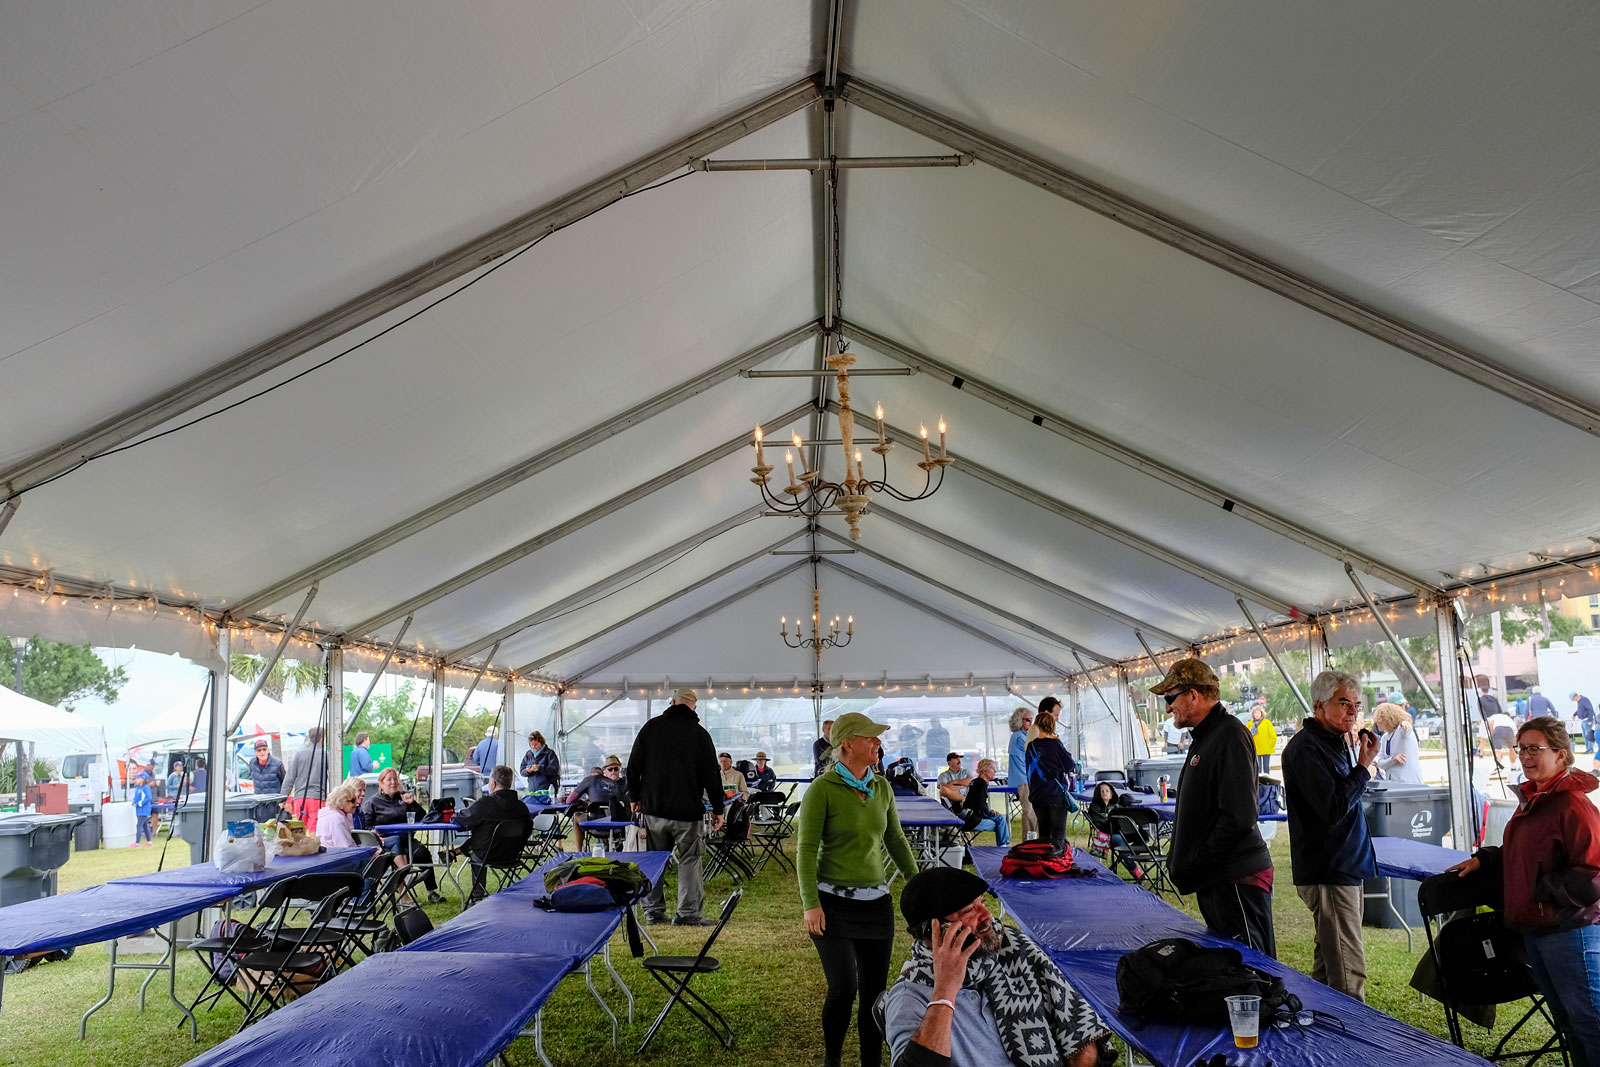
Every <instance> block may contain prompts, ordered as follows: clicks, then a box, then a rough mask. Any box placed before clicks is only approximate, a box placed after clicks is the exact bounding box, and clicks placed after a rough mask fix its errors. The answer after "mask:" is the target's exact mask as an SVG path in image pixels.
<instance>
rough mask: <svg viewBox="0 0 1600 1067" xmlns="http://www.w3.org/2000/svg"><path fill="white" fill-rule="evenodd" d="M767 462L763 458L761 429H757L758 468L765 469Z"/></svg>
mask: <svg viewBox="0 0 1600 1067" xmlns="http://www.w3.org/2000/svg"><path fill="white" fill-rule="evenodd" d="M766 463H767V461H766V460H765V459H763V458H762V457H761V427H759V426H757V427H756V466H758V467H764V466H766Z"/></svg>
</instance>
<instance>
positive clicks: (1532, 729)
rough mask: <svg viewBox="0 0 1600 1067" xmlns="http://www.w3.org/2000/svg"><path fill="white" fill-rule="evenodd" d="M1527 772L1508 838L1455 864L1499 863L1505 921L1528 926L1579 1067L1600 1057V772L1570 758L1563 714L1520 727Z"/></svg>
mask: <svg viewBox="0 0 1600 1067" xmlns="http://www.w3.org/2000/svg"><path fill="white" fill-rule="evenodd" d="M1517 756H1518V758H1519V759H1520V760H1521V761H1522V770H1523V773H1524V774H1526V775H1527V777H1528V780H1527V781H1526V782H1524V783H1523V784H1522V786H1521V787H1520V789H1521V792H1522V801H1521V803H1520V804H1519V805H1518V807H1517V813H1516V814H1515V815H1513V816H1512V817H1511V821H1510V822H1509V823H1507V824H1506V831H1505V843H1504V844H1502V845H1501V846H1500V847H1499V848H1484V849H1479V850H1478V853H1477V855H1475V856H1473V857H1472V858H1471V859H1469V860H1466V861H1465V862H1463V863H1459V864H1457V865H1456V866H1454V867H1452V868H1451V870H1453V871H1457V872H1458V873H1460V874H1462V875H1465V874H1468V873H1470V872H1471V871H1475V870H1477V869H1478V868H1479V867H1480V866H1481V867H1483V868H1484V870H1485V872H1486V873H1491V874H1492V873H1494V872H1495V870H1496V868H1498V871H1499V874H1500V879H1501V883H1502V885H1504V887H1505V911H1504V914H1505V920H1506V925H1507V926H1510V927H1511V928H1512V929H1514V930H1518V931H1520V932H1521V933H1522V939H1523V942H1524V944H1526V945H1527V950H1528V963H1529V965H1530V966H1531V967H1532V968H1533V977H1534V980H1535V981H1536V982H1538V983H1539V988H1540V989H1541V990H1543V991H1544V995H1545V997H1546V999H1547V1000H1548V1002H1549V1004H1550V1008H1551V1011H1552V1013H1553V1014H1554V1016H1555V1021H1556V1026H1557V1027H1558V1028H1559V1029H1560V1030H1561V1033H1562V1036H1563V1037H1564V1038H1565V1039H1566V1043H1567V1053H1568V1055H1570V1056H1571V1057H1572V1062H1573V1063H1574V1064H1576V1065H1577V1067H1593V1065H1595V1064H1597V1063H1600V1059H1597V1057H1600V926H1597V925H1596V924H1597V923H1600V809H1597V808H1596V807H1595V805H1594V802H1593V801H1591V800H1590V799H1589V794H1590V793H1591V792H1593V791H1594V790H1595V789H1596V788H1600V780H1597V779H1596V778H1595V776H1594V775H1592V774H1589V773H1588V772H1586V771H1579V770H1574V769H1573V766H1572V742H1571V740H1570V739H1569V738H1568V737H1567V728H1566V727H1565V726H1563V725H1562V724H1561V722H1560V721H1559V720H1557V719H1553V718H1551V717H1549V716H1547V715H1546V716H1540V717H1539V718H1537V719H1532V720H1530V721H1529V722H1527V723H1525V724H1524V725H1523V727H1522V728H1521V729H1520V730H1518V731H1517Z"/></svg>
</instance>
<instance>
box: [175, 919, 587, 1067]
mask: <svg viewBox="0 0 1600 1067" xmlns="http://www.w3.org/2000/svg"><path fill="white" fill-rule="evenodd" d="M413 947H415V946H413ZM574 964H575V961H574V960H573V959H572V957H570V956H551V955H549V954H543V955H536V954H505V953H502V954H498V955H476V954H460V953H430V952H405V953H400V952H387V953H380V954H379V955H376V956H370V957H368V958H367V959H364V960H362V961H361V962H360V963H359V964H357V965H356V966H355V967H352V968H351V969H350V970H348V971H345V972H344V973H343V974H341V975H339V976H338V977H337V978H335V979H333V981H331V982H329V983H328V984H327V985H324V986H321V987H319V988H317V989H315V990H313V991H312V992H311V993H309V994H307V995H306V996H303V997H301V998H300V999H299V1000H296V1001H295V1002H294V1003H292V1004H290V1005H288V1006H287V1007H284V1008H280V1009H279V1010H278V1011H275V1012H273V1013H272V1014H271V1015H269V1016H267V1017H266V1018H265V1019H263V1020H261V1021H260V1022H258V1023H256V1024H254V1025H253V1026H251V1027H250V1028H249V1029H247V1030H245V1031H244V1032H243V1033H240V1034H236V1035H234V1036H233V1037H231V1038H229V1039H228V1040H226V1041H224V1042H223V1043H222V1044H220V1045H218V1046H216V1047H215V1048H213V1049H211V1050H210V1051H209V1052H204V1053H202V1054H200V1055H199V1056H197V1057H195V1058H194V1059H192V1060H190V1061H189V1064H190V1067H246V1065H249V1067H282V1065H284V1064H293V1065H294V1067H353V1065H358V1064H382V1065H396V1064H422V1063H426V1064H433V1065H436V1067H478V1065H479V1064H482V1063H487V1062H488V1061H489V1060H490V1059H492V1058H493V1057H494V1056H495V1055H496V1054H497V1053H499V1052H500V1051H501V1050H502V1049H504V1048H505V1047H506V1046H507V1045H509V1044H510V1043H511V1041H512V1040H513V1039H514V1038H515V1037H516V1036H517V1035H518V1034H519V1033H521V1032H522V1030H523V1028H524V1027H526V1026H527V1025H528V1022H529V1020H531V1019H532V1018H533V1016H534V1013H535V1012H537V1011H538V1010H539V1008H540V1007H541V1006H543V1004H544V1002H545V1001H546V1000H547V999H549V996H550V993H551V991H552V990H554V989H555V987H556V985H557V984H558V983H559V982H560V981H561V979H562V977H563V976H565V975H566V974H568V973H569V972H570V971H571V970H572V968H573V966H574Z"/></svg>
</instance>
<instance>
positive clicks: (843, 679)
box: [567, 671, 1063, 700]
mask: <svg viewBox="0 0 1600 1067" xmlns="http://www.w3.org/2000/svg"><path fill="white" fill-rule="evenodd" d="M853 677H855V678H858V679H860V680H858V681H852V680H851V677H847V676H845V675H839V674H835V675H832V676H830V677H827V678H823V679H821V680H820V681H821V684H822V686H823V688H824V690H825V691H828V692H830V693H831V694H833V695H837V696H843V695H846V694H848V693H849V692H851V691H852V690H856V689H860V690H868V689H871V690H874V691H881V692H887V691H889V688H893V687H904V688H907V689H922V690H926V691H927V692H930V693H931V692H933V690H935V689H978V688H980V687H983V686H995V687H996V688H999V689H1001V690H1004V689H1005V687H1006V686H1007V685H1015V686H1017V687H1019V688H1020V687H1021V686H1024V685H1032V686H1033V688H1034V689H1035V690H1037V689H1038V687H1039V686H1040V685H1041V684H1042V685H1044V686H1046V687H1049V686H1055V685H1060V684H1061V682H1062V680H1063V679H1062V676H1061V675H1059V674H1057V673H1055V672H1054V671H1052V672H1051V673H1049V674H1045V675H1039V674H962V675H942V674H922V675H905V674H902V675H897V676H885V675H881V674H879V675H874V676H873V677H870V678H869V677H866V676H863V675H855V676H853ZM680 680H681V681H682V682H683V683H684V684H687V685H691V686H694V687H696V688H700V687H702V686H706V685H707V683H708V682H709V688H708V689H707V692H710V693H714V692H715V690H718V689H728V690H754V689H756V688H757V687H759V686H765V687H766V688H768V689H772V690H775V691H779V692H788V691H789V690H790V689H792V688H794V686H795V685H796V683H797V681H798V682H799V684H800V687H801V689H800V691H802V692H804V691H805V688H806V686H808V685H809V684H810V683H809V682H806V681H805V680H804V679H799V678H798V676H794V675H791V676H790V677H788V678H781V679H780V678H763V677H760V676H759V675H758V676H756V677H753V678H752V677H744V678H738V679H730V678H681V679H680ZM622 682H623V680H622V679H618V680H616V681H609V682H607V681H601V682H586V683H585V684H584V685H583V686H581V687H580V686H578V685H576V684H574V685H573V687H572V689H571V690H569V691H568V694H567V695H568V698H569V699H573V700H585V699H588V695H587V693H579V692H578V690H579V689H580V688H582V689H584V690H589V691H593V692H594V694H595V696H596V697H598V696H599V695H600V694H602V693H604V694H606V695H610V694H611V693H615V692H617V691H619V690H621V689H622V688H623V686H622ZM673 684H674V686H676V685H677V684H678V683H677V682H674V683H673ZM841 684H842V685H843V688H840V686H841ZM665 685H666V683H665V681H664V680H662V679H652V680H651V681H649V682H646V683H645V684H644V685H640V684H639V683H638V682H636V681H631V680H630V681H628V686H627V688H628V689H631V690H634V691H638V690H641V689H643V690H649V689H656V690H660V689H663V688H665ZM624 695H626V694H624ZM740 695H741V696H742V695H743V694H742V693H741V694H740ZM1018 697H1019V699H1022V700H1026V699H1028V698H1027V697H1022V696H1021V695H1020V694H1018Z"/></svg>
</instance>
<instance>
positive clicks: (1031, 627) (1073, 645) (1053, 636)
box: [817, 529, 1117, 666]
mask: <svg viewBox="0 0 1600 1067" xmlns="http://www.w3.org/2000/svg"><path fill="white" fill-rule="evenodd" d="M817 532H818V533H820V534H822V535H823V536H824V537H828V538H831V539H833V540H835V541H838V542H840V543H841V544H845V545H849V546H850V547H851V548H853V549H855V550H856V551H857V552H859V553H860V554H861V555H863V556H866V557H867V558H868V559H875V560H877V561H878V562H879V563H882V564H883V565H884V566H886V567H893V568H894V569H895V570H897V571H899V572H900V573H902V574H906V575H909V576H911V577H912V578H915V579H916V580H917V581H919V582H922V583H923V584H924V585H928V586H931V587H933V588H934V589H937V590H939V591H940V592H941V593H945V594H947V595H949V596H953V597H955V598H956V599H958V600H965V601H966V602H967V603H969V604H971V605H972V606H973V607H976V608H979V609H981V610H983V611H987V612H989V613H990V614H991V615H996V616H998V617H1000V618H1002V619H1004V620H1006V621H1007V622H1009V623H1011V624H1012V625H1014V626H1020V627H1022V628H1023V629H1024V630H1028V631H1030V632H1032V633H1035V634H1037V635H1038V636H1040V637H1042V638H1044V639H1045V640H1046V641H1049V642H1050V643H1052V644H1056V645H1060V646H1061V647H1062V648H1070V649H1072V650H1073V651H1074V652H1082V653H1083V654H1084V655H1085V656H1089V657H1090V658H1092V659H1097V660H1099V661H1100V662H1101V663H1104V664H1107V665H1109V666H1115V665H1116V663H1117V660H1115V659H1113V658H1112V657H1111V656H1107V655H1105V654H1104V653H1101V652H1096V651H1095V650H1094V649H1092V648H1089V647H1088V646H1086V645H1081V644H1079V643H1078V642H1076V641H1074V640H1072V639H1071V638H1068V637H1063V636H1061V635H1060V634H1058V633H1056V632H1055V631H1054V630H1050V629H1047V628H1046V627H1043V626H1040V625H1039V624H1038V623H1036V622H1034V621H1033V620H1032V619H1025V618H1023V617H1022V616H1021V615H1017V614H1015V613H1013V612H1010V611H1007V610H1005V609H1004V608H997V607H995V606H994V605H993V604H989V603H986V602H985V601H984V600H983V599H982V598H981V597H976V596H973V595H972V594H971V593H966V592H963V591H961V590H960V589H957V588H956V587H955V586H953V585H946V584H945V583H943V582H941V581H939V579H937V578H931V577H929V576H928V575H926V574H923V573H922V572H921V571H919V570H917V569H916V568H915V567H912V566H911V565H909V564H906V563H901V562H900V561H899V560H897V559H894V558H892V557H890V556H886V555H884V554H883V553H882V552H879V551H877V550H876V549H872V548H865V547H863V546H862V544H861V542H859V541H852V540H850V539H849V538H848V537H845V536H844V535H843V534H837V533H834V532H833V531H832V530H828V529H819V530H818V531H817Z"/></svg>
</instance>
